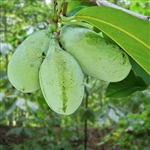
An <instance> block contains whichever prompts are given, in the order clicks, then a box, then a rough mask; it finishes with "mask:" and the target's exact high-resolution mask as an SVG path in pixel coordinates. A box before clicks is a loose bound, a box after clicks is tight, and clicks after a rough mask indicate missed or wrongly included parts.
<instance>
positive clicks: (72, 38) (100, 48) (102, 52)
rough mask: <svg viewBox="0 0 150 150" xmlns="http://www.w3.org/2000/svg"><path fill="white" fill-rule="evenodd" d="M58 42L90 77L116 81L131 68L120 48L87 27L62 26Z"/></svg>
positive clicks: (122, 77)
mask: <svg viewBox="0 0 150 150" xmlns="http://www.w3.org/2000/svg"><path fill="white" fill-rule="evenodd" d="M60 43H61V45H62V47H63V48H64V49H65V50H66V51H67V52H69V53H70V54H71V55H73V56H74V57H75V59H76V60H77V61H78V63H79V65H80V66H81V68H82V70H83V72H84V73H85V74H87V75H89V76H91V77H94V78H97V79H101V80H104V81H108V82H118V81H121V80H123V79H124V78H125V77H126V76H127V75H128V74H129V72H130V70H131V64H130V61H129V58H128V55H127V54H126V53H125V52H124V51H123V50H122V49H120V48H119V47H118V46H117V45H115V44H114V43H110V42H107V41H105V40H104V39H103V38H102V37H101V36H100V35H99V34H98V33H96V32H94V31H93V30H90V29H88V28H85V27H82V26H79V25H75V24H72V25H65V26H63V27H62V29H61V32H60Z"/></svg>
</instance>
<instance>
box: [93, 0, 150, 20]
mask: <svg viewBox="0 0 150 150" xmlns="http://www.w3.org/2000/svg"><path fill="white" fill-rule="evenodd" d="M96 3H97V5H102V6H107V7H111V8H115V9H119V10H121V11H124V12H126V13H128V14H130V15H133V16H135V17H137V18H140V19H142V20H148V21H150V16H144V15H142V14H139V13H136V12H133V11H130V10H128V9H125V8H122V7H120V6H117V5H115V4H112V3H110V2H108V1H107V0H96Z"/></svg>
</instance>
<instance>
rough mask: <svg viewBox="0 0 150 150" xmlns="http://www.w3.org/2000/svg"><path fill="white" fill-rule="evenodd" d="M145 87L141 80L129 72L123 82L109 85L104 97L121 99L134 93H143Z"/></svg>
mask: <svg viewBox="0 0 150 150" xmlns="http://www.w3.org/2000/svg"><path fill="white" fill-rule="evenodd" d="M146 88H147V85H146V84H145V82H144V81H143V80H142V78H140V77H138V76H136V75H135V74H134V73H133V72H131V73H130V74H129V75H128V76H127V77H126V78H125V79H124V80H122V81H120V82H114V83H110V84H109V85H108V87H107V91H106V96H107V97H113V98H122V97H127V96H129V95H131V94H132V93H134V92H136V91H143V90H145V89H146Z"/></svg>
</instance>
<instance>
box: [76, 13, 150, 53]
mask: <svg viewBox="0 0 150 150" xmlns="http://www.w3.org/2000/svg"><path fill="white" fill-rule="evenodd" d="M77 18H82V20H84V18H88V19H91V20H94V21H98V22H102V23H104V24H107V25H109V26H111V27H114V28H116V29H118V30H120V31H122V32H123V33H125V34H127V35H129V36H130V37H132V38H133V39H135V40H136V41H138V42H139V43H141V44H142V45H144V46H145V47H147V48H149V49H150V46H148V45H147V44H146V43H144V42H143V41H141V40H140V39H139V38H137V37H136V36H134V35H132V34H130V33H129V32H126V30H123V29H122V28H119V27H118V26H116V25H114V24H111V23H109V22H106V21H104V20H101V19H97V18H94V17H90V16H83V15H82V16H76V19H77ZM84 21H87V20H84ZM146 53H147V51H146Z"/></svg>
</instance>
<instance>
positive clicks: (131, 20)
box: [75, 6, 150, 74]
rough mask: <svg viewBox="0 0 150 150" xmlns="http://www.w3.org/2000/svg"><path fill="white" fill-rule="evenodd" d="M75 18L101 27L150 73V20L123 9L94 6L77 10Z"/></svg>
mask: <svg viewBox="0 0 150 150" xmlns="http://www.w3.org/2000/svg"><path fill="white" fill-rule="evenodd" d="M75 19H76V20H78V21H85V22H88V23H90V24H92V25H93V26H95V27H96V28H98V29H100V30H101V31H102V32H104V33H105V34H106V35H108V36H109V37H110V38H111V39H113V40H114V41H115V42H116V43H117V44H118V45H119V46H120V47H121V48H122V49H123V50H124V51H126V53H128V54H129V55H130V56H131V57H132V58H133V59H134V60H135V61H136V62H137V63H138V64H139V65H140V66H141V67H142V68H143V69H144V70H145V71H146V72H147V73H148V74H150V36H149V35H150V22H149V21H144V20H141V19H139V18H136V17H134V16H132V15H130V14H127V13H125V12H123V11H121V10H118V9H114V8H109V7H105V6H101V7H99V6H94V7H88V8H85V9H82V10H81V11H79V12H77V13H76V15H75Z"/></svg>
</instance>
